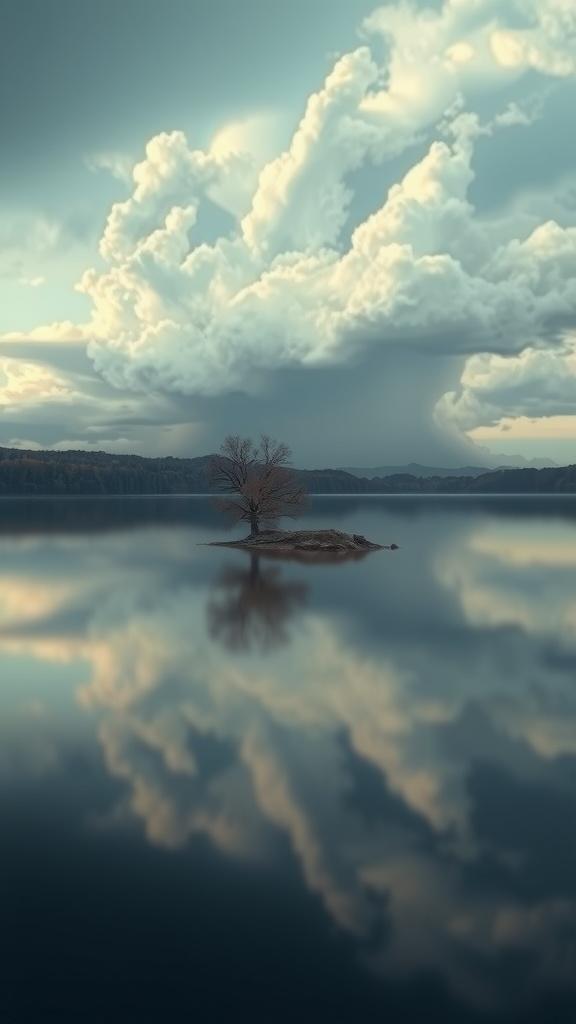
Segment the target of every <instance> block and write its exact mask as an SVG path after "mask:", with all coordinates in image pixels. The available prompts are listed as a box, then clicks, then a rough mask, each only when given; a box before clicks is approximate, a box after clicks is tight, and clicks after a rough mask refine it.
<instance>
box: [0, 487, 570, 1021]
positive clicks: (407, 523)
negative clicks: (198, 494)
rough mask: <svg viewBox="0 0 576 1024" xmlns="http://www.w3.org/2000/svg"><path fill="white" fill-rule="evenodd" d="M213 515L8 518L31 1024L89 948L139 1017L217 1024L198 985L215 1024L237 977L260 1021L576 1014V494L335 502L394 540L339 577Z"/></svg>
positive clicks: (32, 507)
mask: <svg viewBox="0 0 576 1024" xmlns="http://www.w3.org/2000/svg"><path fill="white" fill-rule="evenodd" d="M213 517H214V512H213V511H212V509H211V507H210V504H209V502H207V501H205V500H204V499H194V498H193V499H172V500H165V501H163V500H158V499H154V500H151V501H147V500H143V501H135V500H133V499H129V500H120V499H110V500H106V501H99V502H91V503H87V502H85V501H74V500H70V501H56V502H48V501H47V502H41V501H36V502H31V503H30V504H29V505H26V504H24V503H22V502H19V503H17V502H10V501H7V502H1V503H0V669H1V683H0V795H1V797H2V804H3V808H4V825H5V827H4V829H3V831H4V833H5V835H6V837H7V849H8V857H7V861H6V870H5V877H7V878H8V879H9V880H10V882H11V884H10V885H9V889H10V892H11V893H12V895H11V897H10V898H9V900H8V904H7V912H8V928H9V930H10V931H11V933H13V934H14V936H15V941H14V944H13V951H14V954H15V968H14V971H15V973H14V972H13V976H14V977H15V978H16V979H17V981H18V979H20V975H19V974H18V971H23V970H24V968H23V967H22V963H23V962H24V959H25V963H26V971H27V972H28V973H30V972H31V975H32V977H37V978H38V980H39V981H40V980H43V983H44V986H45V987H44V988H43V989H42V990H41V991H40V990H39V989H36V990H35V991H34V987H32V988H30V987H26V986H23V987H22V985H20V983H19V982H18V983H17V984H16V985H15V988H14V993H13V995H10V996H9V999H10V1000H12V1002H9V1003H8V1006H9V1008H10V1009H11V1010H12V1012H13V1013H16V1010H17V1009H18V1008H21V1006H22V1005H24V1006H25V1007H26V1008H27V1009H28V1010H30V1012H32V1011H33V1010H34V1011H36V1012H37V1013H40V1011H45V1010H46V1006H45V1005H44V1003H43V1002H42V1000H48V1004H47V1006H48V1009H52V1010H54V1012H56V1009H57V1010H58V1013H59V1014H60V1018H61V1019H68V1017H67V1016H66V1014H70V1019H74V1018H73V1014H74V1013H77V1012H78V1003H77V999H78V998H80V996H79V994H78V991H79V990H78V991H77V990H76V988H75V987H74V984H72V983H71V982H70V976H69V974H68V973H67V971H66V970H65V969H64V966H63V965H64V963H67V962H68V960H69V958H70V957H71V956H80V955H81V954H80V953H79V952H78V950H84V954H83V959H82V958H81V959H82V962H81V964H80V967H79V968H78V969H79V972H80V973H79V975H78V976H79V977H80V978H83V979H84V981H83V983H82V985H83V991H84V990H85V987H86V985H87V984H89V985H92V984H94V983H95V980H96V978H97V977H98V975H99V972H100V971H101V970H105V972H106V974H107V976H108V977H110V978H112V980H113V983H114V985H116V986H117V988H118V992H119V993H120V994H119V996H118V999H119V1001H118V1004H117V1005H118V1014H119V1016H118V1019H121V1013H120V1010H121V1007H122V1006H124V1008H125V1010H126V1008H127V1010H128V1011H130V1012H132V1013H133V1014H134V1019H140V1018H139V1016H138V1015H139V1014H140V1013H141V1012H142V1008H145V1007H148V1009H150V1007H151V1006H153V1007H155V1009H156V1011H157V1012H161V1010H162V1008H163V1010H164V1012H166V1011H168V1010H170V1012H174V1010H175V1008H176V1007H178V1006H180V1005H189V1006H190V1009H191V1010H192V1009H193V1008H194V1007H196V1009H198V1002H196V1003H195V1001H194V999H192V1000H191V999H190V997H191V993H190V992H187V990H186V987H185V985H184V979H185V978H186V977H187V976H188V974H189V972H190V970H192V969H193V967H194V965H196V968H197V969H198V970H200V969H201V971H202V978H203V981H202V982H198V985H197V989H196V992H195V999H196V1000H197V1001H200V1003H201V1005H202V1007H204V1008H206V1007H209V1008H210V1010H211V1011H212V1010H214V1009H217V1008H219V1009H222V1008H223V1007H224V1003H225V1000H226V998H227V997H226V993H225V991H224V990H223V989H222V984H223V979H229V980H230V981H231V985H232V988H234V985H240V990H242V985H243V984H246V985H248V986H249V988H250V993H251V996H250V998H251V999H252V1000H253V1002H252V1004H251V1005H252V1006H253V1009H254V1014H255V1015H256V1017H258V1015H259V1014H262V1015H265V1014H270V1013H275V1014H276V1017H277V1018H278V1016H279V1015H281V1014H282V1013H284V1012H285V1013H286V1014H287V1016H290V1014H294V1013H295V1012H297V1011H298V1010H300V1015H301V1016H302V1013H303V1007H304V1002H303V1000H304V996H303V993H302V986H303V985H304V986H305V987H306V992H307V993H308V996H307V998H309V999H310V1000H311V1003H310V1005H311V1006H312V1005H314V1006H315V1007H316V1011H315V1019H318V1015H319V1014H323V1013H325V1014H328V1013H333V1012H334V1010H335V1009H337V1010H338V1012H339V1017H338V1019H346V1020H348V1019H349V1020H354V1019H356V1020H357V1019H362V1020H372V1019H380V1018H381V1017H382V1015H383V1014H384V1012H385V1011H393V1013H395V1014H401V1015H402V1016H401V1019H403V1020H408V1021H421V1020H422V1019H423V1018H422V1013H423V1012H426V1014H427V1018H426V1019H431V1020H436V1019H438V1020H443V1021H446V1020H450V1021H451V1020H454V1021H460V1022H466V1021H491V1022H492V1021H497V1022H504V1021H506V1022H508V1021H518V1022H519V1021H524V1020H526V1021H532V1020H534V1021H536V1020H543V1019H554V1018H553V1014H554V1013H558V1014H560V1013H562V1014H563V1015H564V1016H563V1017H559V1018H558V1019H567V1020H568V1019H571V1018H572V1017H574V1016H575V1015H576V984H575V982H574V979H575V977H576V970H575V968H576V881H575V877H576V876H575V875H574V867H573V866H574V855H575V853H576V818H575V811H576V728H575V726H576V687H575V685H574V682H575V670H576V639H575V633H574V625H575V623H576V582H575V579H574V566H575V563H576V501H574V500H573V499H570V498H566V499H563V500H557V499H554V500H546V499H535V500H531V499H518V498H510V499H500V498H494V499H492V500H490V499H479V500H472V499H470V498H467V497H465V498H461V499H455V498H445V499H438V498H432V499H427V498H425V497H424V498H418V499H416V498H412V497H409V498H405V499H398V498H386V497H383V498H377V499H373V498H366V499H363V500H358V499H350V498H342V499H340V498H330V499H321V498H318V499H314V501H313V502H312V504H311V507H310V509H309V511H308V513H307V516H306V517H305V519H304V521H303V524H302V525H303V526H304V527H306V526H319V525H324V526H329V525H338V527H339V528H342V529H346V530H349V531H350V532H359V533H364V534H366V535H367V536H368V537H370V539H373V540H375V541H378V542H380V543H391V542H393V541H394V542H396V543H398V544H400V550H399V551H397V552H390V551H381V552H377V553H375V554H374V555H372V556H370V557H369V558H367V559H365V560H363V561H361V562H350V563H344V564H340V565H307V564H299V563H293V562H286V563H284V562H280V561H277V560H274V561H270V560H265V559H262V558H258V559H256V558H251V557H250V556H248V555H246V554H245V553H244V552H241V551H233V550H229V549H224V548H211V547H206V546H204V544H205V542H206V541H207V540H211V539H218V538H219V537H224V536H225V534H224V532H223V530H222V527H221V525H220V524H219V523H218V522H217V521H216V520H214V521H213ZM43 522H45V523H47V524H48V527H47V528H46V529H43V528H42V523H43ZM88 878H89V879H90V881H89V882H88V881H87V879H88ZM159 894H162V898H161V899H160V895H159ZM31 934H32V935H35V936H36V937H37V938H36V939H35V940H34V939H33V940H32V947H31V948H30V949H27V952H26V954H25V953H24V946H25V938H24V937H25V936H28V939H27V940H26V941H28V942H29V941H30V938H29V937H30V935H31ZM159 936H161V937H162V939H161V941H160V940H159ZM223 936H225V940H224V938H223ZM40 947H41V949H40ZM75 951H76V952H75ZM127 961H128V962H127ZM142 963H147V964H149V965H150V970H151V972H152V975H153V979H155V982H156V986H157V987H154V985H153V982H152V980H150V981H149V982H146V984H144V983H139V984H137V983H136V976H137V974H138V970H140V969H141V965H142ZM262 972H264V974H265V975H266V978H267V981H266V983H265V984H263V983H262V981H261V980H260V981H259V982H258V984H256V982H254V980H253V979H254V978H255V977H256V976H258V977H260V979H261V977H262ZM48 978H49V979H50V980H49V981H47V979H48ZM63 979H66V980H65V981H64V980H63ZM241 979H243V981H242V980H241ZM250 979H252V981H251V980H250ZM150 986H152V988H151V987H150ZM225 987H226V986H224V988H225ZM24 989H26V991H24ZM161 991H163V992H164V996H163V997H162V998H161V997H160V994H159V993H160V992H161ZM236 991H237V990H236ZM279 991H285V992H286V993H288V995H287V996H286V1000H285V1002H284V1003H283V1004H282V1007H279V1006H278V1005H276V1004H275V1002H274V1000H275V999H276V998H277V995H276V996H275V995H274V993H275V992H276V993H278V992H279ZM99 998H100V999H103V996H98V997H95V1002H93V1003H91V1004H90V1006H89V1007H87V1006H84V1007H83V1014H84V1017H85V1019H92V1018H91V1017H90V1013H92V1012H94V1019H99V1018H98V1014H99V1013H100V1014H101V1013H102V1012H103V1009H102V1005H103V1004H102V1005H99V1004H98V999H99ZM230 998H231V995H230ZM223 1001H224V1002H223ZM126 1012H127V1011H126ZM359 1014H360V1016H358V1015H359ZM142 1019H145V1018H142ZM310 1019H313V1018H312V1017H311V1018H310ZM393 1019H394V1018H393ZM396 1019H400V1018H396Z"/></svg>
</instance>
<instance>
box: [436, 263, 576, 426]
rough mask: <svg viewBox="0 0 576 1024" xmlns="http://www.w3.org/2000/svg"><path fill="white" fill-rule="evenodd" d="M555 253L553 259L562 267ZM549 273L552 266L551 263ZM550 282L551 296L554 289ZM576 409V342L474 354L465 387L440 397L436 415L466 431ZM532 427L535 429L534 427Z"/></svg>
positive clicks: (566, 413) (469, 364)
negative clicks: (504, 353)
mask: <svg viewBox="0 0 576 1024" xmlns="http://www.w3.org/2000/svg"><path fill="white" fill-rule="evenodd" d="M561 258H562V253H561V252H559V253H558V263H557V264H556V261H555V260H554V257H553V256H552V257H551V261H550V262H551V264H555V265H557V266H558V267H560V266H561ZM550 271H551V274H554V269H553V267H552V266H551V267H550ZM552 287H553V282H552V281H551V282H550V288H549V291H547V292H545V295H546V297H547V298H549V297H550V295H551V294H552ZM575 408H576V343H575V342H571V341H567V342H566V343H565V344H564V345H563V346H562V347H561V348H559V349H552V350H546V349H535V348H529V349H526V351H524V352H521V353H520V354H519V355H517V356H510V357H504V356H500V355H487V354H481V355H476V356H473V357H472V358H470V359H469V360H468V361H467V364H466V368H465V370H464V373H463V375H462V379H461V387H460V389H459V391H457V392H450V393H448V394H446V395H444V397H443V398H442V399H441V401H440V403H439V405H438V407H437V415H438V417H439V418H440V419H441V420H443V421H448V422H449V423H453V424H455V425H457V426H458V427H459V428H460V429H462V430H472V431H473V430H474V429H475V428H478V427H481V426H495V425H498V424H500V423H501V422H502V421H503V420H506V421H509V426H512V424H513V422H514V420H515V419H516V418H518V419H521V418H529V419H531V420H535V419H538V418H539V417H552V416H562V415H564V416H570V415H573V414H574V409H575ZM533 432H534V431H533Z"/></svg>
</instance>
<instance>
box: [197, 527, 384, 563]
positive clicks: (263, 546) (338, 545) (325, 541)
mask: <svg viewBox="0 0 576 1024" xmlns="http://www.w3.org/2000/svg"><path fill="white" fill-rule="evenodd" d="M212 546H214V547H226V548H241V549H243V550H246V551H257V552H259V553H260V554H263V555H279V556H288V557H289V556H294V557H300V558H303V559H305V558H307V557H308V556H310V558H311V559H317V558H318V557H320V558H321V557H322V556H323V555H326V556H328V557H329V559H330V561H332V560H336V559H339V558H342V559H345V558H362V557H363V556H364V555H367V554H368V552H369V551H384V550H387V551H396V550H397V549H398V545H397V544H374V543H373V542H372V541H370V540H367V539H366V537H363V536H362V535H361V534H358V533H354V534H350V533H344V532H343V531H342V530H261V531H259V532H258V533H257V534H256V535H255V536H252V535H249V536H248V537H245V538H244V539H243V540H232V541H213V543H212Z"/></svg>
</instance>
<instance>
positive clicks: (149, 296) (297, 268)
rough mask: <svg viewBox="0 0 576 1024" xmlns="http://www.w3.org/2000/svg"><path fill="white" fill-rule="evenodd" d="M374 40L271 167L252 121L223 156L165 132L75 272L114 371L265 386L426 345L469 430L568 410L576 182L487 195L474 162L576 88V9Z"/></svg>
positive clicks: (506, 4) (536, 5)
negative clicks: (503, 196)
mask: <svg viewBox="0 0 576 1024" xmlns="http://www.w3.org/2000/svg"><path fill="white" fill-rule="evenodd" d="M362 36H363V45H361V46H359V47H358V48H357V49H354V50H352V51H350V52H348V53H346V54H344V55H343V56H341V57H340V58H339V59H338V60H337V62H336V63H335V65H334V67H333V68H332V70H331V71H330V73H329V74H328V76H327V77H326V80H325V82H324V84H323V85H322V86H321V87H320V88H319V90H318V91H317V92H316V93H314V94H313V95H312V96H310V98H309V99H308V102H307V104H306V108H305V111H304V114H303V116H302V119H301V121H300V123H299V124H298V126H297V128H296V130H295V132H294V134H293V136H292V139H291V141H290V142H289V144H288V146H287V148H286V149H285V151H284V152H282V153H280V155H278V156H277V157H276V158H274V159H272V160H271V161H269V162H268V163H266V164H264V166H262V165H261V161H260V160H259V159H258V157H257V156H256V155H255V154H254V153H253V152H250V150H251V148H252V149H253V147H252V142H253V139H251V137H250V132H247V133H245V135H243V133H242V131H241V130H240V131H235V132H232V133H230V138H229V139H228V142H227V144H226V145H222V144H218V140H217V141H216V143H215V144H214V145H213V146H212V148H211V149H208V150H199V149H194V148H192V147H191V145H190V144H189V142H188V140H187V138H186V136H185V135H184V134H183V132H180V131H173V132H170V133H162V134H160V135H157V136H156V137H154V138H153V139H151V140H150V142H149V143H148V145H147V147H146V155H145V158H144V160H143V161H142V162H140V163H138V164H137V165H136V166H135V168H134V170H133V175H132V177H133V191H132V193H131V195H130V196H129V198H128V199H126V200H125V201H124V202H119V203H116V204H115V205H114V206H113V207H112V209H111V211H110V214H109V216H108V220H107V223H106V227H105V230H104V233H103V237H102V240H101V243H100V254H101V257H102V259H103V261H104V266H103V268H102V266H101V267H100V269H97V270H96V269H92V270H88V271H87V272H86V273H85V274H84V276H83V277H82V279H81V282H80V283H79V285H78V288H79V290H80V291H81V292H83V293H84V294H85V295H86V296H88V297H89V299H90V301H91V304H92V313H91V316H90V318H89V321H88V322H87V323H85V324H84V325H82V327H81V328H79V331H80V333H81V335H82V337H83V338H84V339H85V340H86V342H87V351H88V354H89V357H90V358H91V360H92V361H93V364H94V366H95V368H96V370H97V371H98V373H99V374H100V375H101V376H102V377H104V378H105V379H106V381H107V382H108V383H109V384H111V385H112V386H114V387H116V388H122V389H130V390H134V391H141V392H160V393H166V392H168V393H170V394H180V395H189V396H199V397H200V398H202V397H204V398H206V396H208V397H210V396H212V397H214V396H219V395H226V394H228V393H230V392H238V391H240V392H242V391H245V392H246V391H247V392H259V393H262V390H263V388H264V390H265V382H266V379H267V378H268V377H270V375H271V374H278V373H283V372H285V371H286V370H289V371H292V370H297V371H298V372H302V370H303V369H310V370H311V369H313V368H314V367H324V368H327V367H330V366H334V365H336V366H338V365H342V364H345V363H350V364H351V365H353V366H356V367H357V366H359V365H362V362H363V361H364V360H367V359H371V358H374V353H375V352H378V353H381V352H383V351H386V350H387V351H389V352H394V353H398V358H399V359H404V358H405V355H406V352H412V353H413V359H414V368H415V373H422V369H421V361H422V358H423V353H425V354H426V358H428V357H429V355H442V356H443V357H446V356H449V357H451V358H452V361H453V364H454V365H455V366H456V367H457V374H456V377H455V379H456V380H457V378H458V376H459V375H460V374H461V382H460V384H459V385H457V386H456V387H455V388H454V389H453V390H452V391H451V392H450V393H449V394H447V395H445V396H444V397H442V390H445V387H443V388H441V389H440V391H437V392H436V393H435V394H434V395H432V396H431V401H430V403H429V404H430V408H431V409H433V407H434V403H436V402H437V403H438V404H437V406H436V422H437V423H442V424H443V425H444V426H446V425H448V426H449V427H450V428H455V429H456V430H457V431H462V430H464V431H466V430H470V429H472V428H474V427H477V426H479V425H482V424H485V423H494V422H498V421H499V419H501V418H502V417H503V416H505V415H512V416H523V415H551V414H553V413H555V412H565V411H566V407H567V404H570V402H571V400H572V398H573V395H574V393H575V391H576V385H575V384H574V380H575V378H576V374H575V371H574V365H573V364H574V357H573V355H572V352H573V350H572V347H571V341H570V334H571V331H572V330H573V328H574V324H575V323H576V286H575V285H574V275H573V267H574V261H575V259H576V223H575V218H574V216H573V213H572V212H571V211H570V203H569V202H568V200H567V199H566V196H567V195H568V194H569V192H570V187H569V186H570V183H569V182H568V181H564V182H562V181H559V182H556V185H555V188H554V190H553V193H554V194H553V195H552V194H544V191H543V190H542V189H541V194H540V195H538V187H537V183H536V184H534V183H531V188H532V192H531V194H530V196H529V197H526V196H525V197H524V200H525V201H523V202H522V203H521V204H520V203H519V202H518V196H515V197H514V196H513V197H512V199H511V200H510V201H507V202H498V199H497V198H495V199H494V201H493V202H491V203H490V202H488V203H487V202H486V201H485V199H484V200H482V187H483V186H484V187H485V185H486V182H484V181H482V180H481V179H480V176H479V171H478V168H479V167H480V166H482V167H483V174H484V175H486V173H489V171H488V172H487V169H486V162H487V160H486V155H487V154H488V156H490V154H496V153H498V152H500V151H501V150H502V147H505V146H506V145H507V143H506V141H505V140H506V137H507V136H508V135H509V134H510V133H512V132H516V133H520V134H521V133H530V132H534V133H538V132H540V133H542V132H543V130H544V129H543V125H546V123H547V121H546V119H547V110H548V104H549V103H550V102H552V100H551V97H552V98H553V97H554V96H556V95H558V94H559V93H562V90H566V89H571V88H573V85H572V79H573V78H574V76H575V73H576V6H575V5H574V4H573V2H572V0H498V2H496V0H445V2H444V3H443V5H442V6H441V7H440V9H437V8H434V9H432V8H430V7H423V6H421V5H417V4H415V3H399V4H393V5H389V6H385V7H382V8H379V9H377V10H376V11H374V13H373V14H372V15H371V16H370V17H369V18H368V19H367V20H366V21H365V23H364V25H363V26H362ZM220 142H221V140H220ZM482 154H483V160H480V159H479V157H480V155H482ZM518 173H519V176H520V178H521V177H522V174H521V168H519V169H518ZM367 182H369V184H367ZM494 186H495V190H496V192H497V183H496V182H495V183H494ZM563 190H564V192H565V193H566V195H565V194H564V192H563ZM549 192H550V190H549V189H548V193H549ZM368 193H370V207H371V210H367V202H366V199H367V195H368ZM206 216H209V217H212V221H213V222H214V223H216V222H217V223H218V225H219V228H218V231H216V232H214V231H212V232H211V233H210V232H209V233H208V237H207V234H206V229H205V226H204V227H203V226H202V224H204V225H205V222H206ZM466 360H469V361H468V362H466ZM419 367H420V369H419ZM430 386H431V388H433V387H437V386H438V385H437V384H434V382H433V380H432V382H431V385H430ZM432 399H433V400H432Z"/></svg>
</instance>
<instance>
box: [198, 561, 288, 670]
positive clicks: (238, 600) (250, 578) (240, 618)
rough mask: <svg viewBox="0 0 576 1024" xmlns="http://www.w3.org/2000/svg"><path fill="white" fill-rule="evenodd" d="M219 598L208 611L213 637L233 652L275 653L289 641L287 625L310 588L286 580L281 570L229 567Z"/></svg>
mask: <svg viewBox="0 0 576 1024" xmlns="http://www.w3.org/2000/svg"><path fill="white" fill-rule="evenodd" d="M216 588H217V590H218V596H217V597H214V598H213V599H212V600H211V601H210V602H209V603H208V607H207V617H208V627H209V630H210V634H211V636H212V637H214V638H215V639H216V640H218V641H220V643H222V645H223V646H224V647H226V648H227V649H228V650H230V651H249V650H252V649H254V648H260V649H261V650H265V651H266V650H271V649H272V648H274V647H277V646H279V645H280V644H283V643H287V642H288V640H289V636H288V632H287V629H286V624H287V622H288V620H289V619H290V617H291V616H292V615H293V614H294V612H295V611H296V608H297V607H298V606H299V605H301V604H303V603H304V601H305V600H306V595H307V592H308V585H307V584H306V583H303V582H301V581H299V580H285V579H283V578H282V572H281V569H280V568H279V567H278V566H266V568H262V565H261V558H260V556H259V555H257V554H254V553H252V554H250V566H249V568H248V569H241V568H239V567H236V566H228V567H227V568H226V569H224V571H223V572H222V574H221V576H220V578H219V580H218V581H217V583H216Z"/></svg>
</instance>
